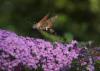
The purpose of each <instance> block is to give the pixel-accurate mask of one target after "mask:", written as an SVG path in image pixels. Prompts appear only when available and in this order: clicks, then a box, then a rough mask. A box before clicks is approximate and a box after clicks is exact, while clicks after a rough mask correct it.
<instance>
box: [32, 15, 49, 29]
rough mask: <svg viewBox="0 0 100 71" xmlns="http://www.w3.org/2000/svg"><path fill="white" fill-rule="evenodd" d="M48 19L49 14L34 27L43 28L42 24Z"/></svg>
mask: <svg viewBox="0 0 100 71" xmlns="http://www.w3.org/2000/svg"><path fill="white" fill-rule="evenodd" d="M47 19H48V14H47V15H46V16H44V17H43V18H42V19H41V20H40V21H39V22H38V23H36V24H35V25H33V29H39V28H42V26H43V25H44V24H45V22H46V20H47Z"/></svg>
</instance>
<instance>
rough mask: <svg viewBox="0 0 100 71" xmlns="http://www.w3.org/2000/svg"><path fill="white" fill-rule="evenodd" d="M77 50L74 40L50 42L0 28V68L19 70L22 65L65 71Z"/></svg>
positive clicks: (47, 70) (50, 70)
mask: <svg viewBox="0 0 100 71" xmlns="http://www.w3.org/2000/svg"><path fill="white" fill-rule="evenodd" d="M79 51H80V49H79V48H77V42H76V41H72V42H71V43H68V44H62V43H60V42H55V43H51V42H49V41H45V40H42V39H34V38H30V37H22V36H18V35H16V34H15V33H13V32H8V31H6V30H0V70H5V71H15V69H16V68H17V69H19V70H17V71H20V68H21V65H22V66H25V67H27V68H29V69H35V70H36V69H37V68H38V67H41V68H42V69H43V70H44V71H66V70H67V69H68V68H70V67H71V63H72V61H73V59H76V58H77V57H78V55H79Z"/></svg>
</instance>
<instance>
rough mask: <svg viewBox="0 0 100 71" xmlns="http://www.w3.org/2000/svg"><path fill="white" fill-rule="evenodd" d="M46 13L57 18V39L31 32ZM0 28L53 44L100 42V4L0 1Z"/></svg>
mask: <svg viewBox="0 0 100 71" xmlns="http://www.w3.org/2000/svg"><path fill="white" fill-rule="evenodd" d="M47 13H50V16H53V15H56V14H57V15H58V19H57V20H56V22H55V23H54V29H55V30H56V32H57V33H58V34H57V35H51V34H48V33H45V32H43V33H41V32H39V31H36V30H33V29H32V25H33V24H35V23H36V22H38V21H39V20H40V19H41V18H42V17H43V16H45V15H46V14H47ZM0 28H2V29H7V30H11V31H14V32H16V33H18V34H19V35H24V36H31V37H37V38H46V39H48V37H49V39H51V41H55V40H60V41H66V40H71V39H73V38H74V39H76V40H78V41H87V40H95V41H100V0H0Z"/></svg>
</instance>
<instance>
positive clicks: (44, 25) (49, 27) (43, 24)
mask: <svg viewBox="0 0 100 71" xmlns="http://www.w3.org/2000/svg"><path fill="white" fill-rule="evenodd" d="M57 18H58V16H57V15H56V16H53V17H51V18H49V15H48V14H47V15H45V16H44V17H43V18H42V19H41V20H40V21H39V22H37V23H36V24H35V25H33V29H37V30H40V31H48V32H50V33H54V32H55V31H54V29H53V27H54V24H53V23H54V22H55V20H56V19H57Z"/></svg>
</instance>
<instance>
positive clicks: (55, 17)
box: [47, 16, 58, 28]
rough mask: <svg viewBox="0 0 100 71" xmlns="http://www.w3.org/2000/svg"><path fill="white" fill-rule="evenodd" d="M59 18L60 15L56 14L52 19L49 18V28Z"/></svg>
mask: <svg viewBox="0 0 100 71" xmlns="http://www.w3.org/2000/svg"><path fill="white" fill-rule="evenodd" d="M57 18H58V16H54V17H51V18H50V19H48V20H47V23H48V28H52V27H53V23H54V22H55V21H56V19H57Z"/></svg>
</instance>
